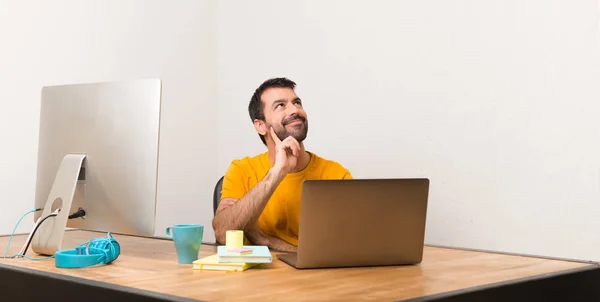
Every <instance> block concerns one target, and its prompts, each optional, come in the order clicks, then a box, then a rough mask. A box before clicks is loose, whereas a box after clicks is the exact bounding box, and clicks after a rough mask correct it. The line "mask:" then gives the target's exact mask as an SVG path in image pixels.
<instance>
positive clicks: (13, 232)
mask: <svg viewBox="0 0 600 302" xmlns="http://www.w3.org/2000/svg"><path fill="white" fill-rule="evenodd" d="M41 210H42V209H33V210H31V211H28V212H27V213H25V214H23V216H21V218H20V219H19V221H17V224H16V225H15V228H14V229H13V231H12V233H10V238H9V239H8V244H7V245H6V250H4V256H3V257H2V258H6V254H7V253H8V249H9V248H10V243H11V241H12V238H13V236H14V234H15V232H16V231H17V228H18V227H19V224H20V223H21V220H23V218H25V217H26V216H27V215H29V214H31V213H35V212H38V211H41Z"/></svg>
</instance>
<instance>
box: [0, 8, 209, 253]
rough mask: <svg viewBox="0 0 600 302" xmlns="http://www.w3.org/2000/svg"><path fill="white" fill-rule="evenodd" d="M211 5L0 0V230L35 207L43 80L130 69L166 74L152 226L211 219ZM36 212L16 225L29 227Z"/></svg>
mask: <svg viewBox="0 0 600 302" xmlns="http://www.w3.org/2000/svg"><path fill="white" fill-rule="evenodd" d="M214 15H215V14H214V4H213V2H212V1H199V0H188V1H182V0H179V1H158V0H156V1H147V0H145V1H142V0H140V1H131V0H127V1H117V0H111V1H81V0H72V1H56V0H55V1H43V0H39V1H9V0H0V38H1V41H2V42H1V43H2V47H0V87H1V89H0V104H2V110H0V112H1V113H0V114H1V118H0V137H1V138H2V146H3V147H2V148H0V167H1V169H0V179H1V180H2V181H0V192H2V196H3V197H2V198H0V205H1V206H2V210H1V211H0V233H3V234H8V233H10V232H11V231H12V229H13V227H14V225H15V223H16V222H17V220H18V219H19V218H20V217H21V215H22V214H24V213H25V212H27V211H28V210H30V209H32V208H33V199H34V191H35V190H34V189H35V171H36V161H37V135H38V126H39V121H38V119H39V103H40V89H41V87H42V86H44V85H53V84H67V83H80V82H98V81H113V80H120V79H131V78H155V77H157V78H161V79H162V80H163V110H162V120H161V122H162V128H161V138H160V139H161V148H160V158H159V161H160V164H159V170H160V172H159V173H160V174H159V184H158V201H157V217H156V232H155V233H156V234H157V235H163V234H164V229H165V227H166V226H167V225H170V224H175V223H198V222H199V223H205V224H206V223H209V222H210V219H212V205H211V200H212V189H213V186H214V181H213V179H214V177H215V175H214V174H215V173H214V171H215V169H216V164H215V162H214V160H212V159H213V158H215V156H216V154H217V149H216V148H215V147H214V142H215V141H216V133H215V132H214V131H206V130H205V129H209V128H213V127H214V125H215V122H216V121H215V115H216V103H215V99H216V88H215V83H216V82H215V77H214V74H215V68H216V63H215V61H214V57H215V52H216V47H215V45H214V35H215V28H214V25H215V20H214ZM31 217H32V216H30V217H29V218H28V219H25V220H24V221H23V223H22V225H21V227H20V228H19V230H18V232H29V231H30V230H31V226H32V219H31ZM205 240H208V241H212V240H214V235H213V233H212V229H210V228H209V230H208V231H206V232H205ZM2 249H4V247H2Z"/></svg>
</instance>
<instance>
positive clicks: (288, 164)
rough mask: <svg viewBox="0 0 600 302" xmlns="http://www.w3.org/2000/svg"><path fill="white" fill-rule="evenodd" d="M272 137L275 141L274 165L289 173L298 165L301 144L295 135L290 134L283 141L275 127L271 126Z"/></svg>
mask: <svg viewBox="0 0 600 302" xmlns="http://www.w3.org/2000/svg"><path fill="white" fill-rule="evenodd" d="M271 139H272V140H273V143H275V164H274V165H273V167H274V168H276V169H278V170H279V171H280V172H282V173H284V174H287V173H289V172H290V171H291V170H292V169H293V168H294V167H296V163H297V162H298V156H300V144H299V143H298V141H297V140H296V139H295V138H294V137H293V136H288V137H286V138H285V139H284V140H283V141H282V140H280V139H279V137H277V134H276V133H275V130H274V129H273V127H271Z"/></svg>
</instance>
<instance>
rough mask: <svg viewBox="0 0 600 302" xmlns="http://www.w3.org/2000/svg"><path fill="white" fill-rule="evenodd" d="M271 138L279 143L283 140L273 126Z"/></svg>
mask: <svg viewBox="0 0 600 302" xmlns="http://www.w3.org/2000/svg"><path fill="white" fill-rule="evenodd" d="M271 139H272V140H273V142H274V143H275V144H276V145H277V144H279V143H281V140H280V139H279V137H278V136H277V134H275V130H274V129H273V127H271Z"/></svg>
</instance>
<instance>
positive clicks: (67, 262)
mask: <svg viewBox="0 0 600 302" xmlns="http://www.w3.org/2000/svg"><path fill="white" fill-rule="evenodd" d="M120 253H121V247H120V245H119V243H118V242H117V241H116V240H115V239H114V238H113V237H112V236H111V235H110V233H108V235H107V238H95V239H92V240H90V241H87V242H84V243H82V244H80V245H79V246H77V247H76V248H74V249H70V250H61V251H57V252H56V253H55V254H54V258H55V261H54V262H55V264H56V267H60V268H82V267H88V266H93V265H97V264H109V263H111V262H113V261H115V260H116V259H117V258H118V257H119V254H120Z"/></svg>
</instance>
